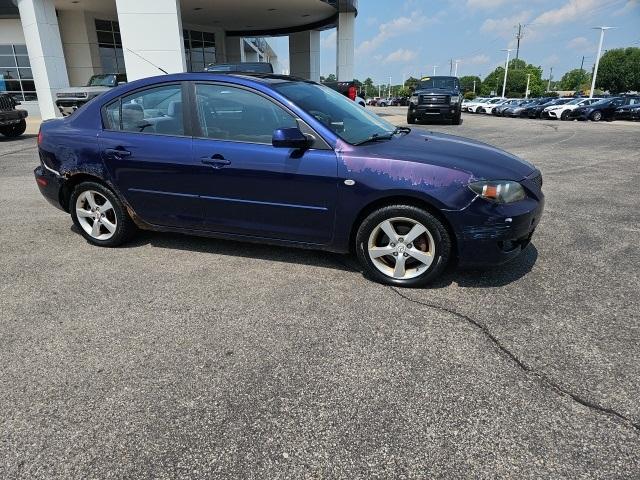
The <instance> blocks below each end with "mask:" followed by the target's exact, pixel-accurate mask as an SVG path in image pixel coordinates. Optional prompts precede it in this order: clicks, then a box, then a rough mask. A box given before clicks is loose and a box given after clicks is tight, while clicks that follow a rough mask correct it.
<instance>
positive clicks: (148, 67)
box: [116, 0, 187, 81]
mask: <svg viewBox="0 0 640 480" xmlns="http://www.w3.org/2000/svg"><path fill="white" fill-rule="evenodd" d="M116 8H117V9H118V23H119V24H120V35H121V37H122V49H123V51H124V64H125V67H126V69H127V80H129V81H131V80H137V79H139V78H144V77H152V76H156V75H162V71H161V70H160V68H162V69H164V70H165V71H167V72H168V73H178V72H186V71H187V63H186V59H185V54H184V41H183V39H182V17H181V15H180V0H137V1H135V2H132V1H130V0H116ZM158 67H159V68H158Z"/></svg>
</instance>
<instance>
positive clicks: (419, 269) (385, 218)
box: [355, 205, 451, 287]
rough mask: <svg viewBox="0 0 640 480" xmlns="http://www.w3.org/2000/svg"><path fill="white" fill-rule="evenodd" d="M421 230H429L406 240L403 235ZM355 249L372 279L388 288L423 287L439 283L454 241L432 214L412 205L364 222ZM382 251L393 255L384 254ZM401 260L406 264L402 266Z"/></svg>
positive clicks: (385, 209) (380, 212)
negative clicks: (390, 234)
mask: <svg viewBox="0 0 640 480" xmlns="http://www.w3.org/2000/svg"><path fill="white" fill-rule="evenodd" d="M389 226H390V227H391V230H389ZM418 226H419V228H418V231H419V230H420V229H421V228H424V229H425V230H424V231H423V233H421V234H419V235H418V236H417V237H414V238H411V239H409V238H407V239H406V240H405V238H404V237H403V236H402V235H408V234H409V233H410V232H411V231H413V228H414V227H418ZM387 232H389V233H392V235H394V236H395V238H392V237H390V236H389V235H388V233H387ZM392 240H395V242H394V241H392ZM407 240H410V241H407ZM392 244H393V247H392V246H391V245H392ZM355 248H356V253H357V256H358V260H359V262H360V265H361V266H362V268H363V271H364V274H365V276H367V277H368V278H370V279H372V280H374V281H376V282H379V283H382V284H386V285H395V286H398V287H421V286H424V285H426V284H428V283H430V282H432V281H433V280H435V279H436V278H437V277H438V276H439V275H440V274H441V273H442V271H443V270H444V269H445V267H446V266H447V264H448V263H449V259H450V257H451V238H450V237H449V233H448V232H447V229H446V228H445V226H444V225H443V224H442V222H441V221H440V220H438V218H436V217H435V216H434V215H432V214H431V213H429V212H427V211H425V210H423V209H421V208H418V207H414V206H410V205H391V206H387V207H383V208H380V209H378V210H376V211H374V212H372V213H371V214H369V215H368V216H367V217H366V218H365V219H364V220H363V221H362V223H361V224H360V226H359V228H358V233H357V234H356V245H355ZM376 249H380V250H378V251H375V250H376ZM382 249H384V251H388V252H389V254H380V252H381V251H382ZM412 252H413V253H412ZM425 252H426V253H425ZM414 255H415V256H414ZM372 256H375V257H372ZM418 258H420V259H422V260H419V259H418ZM398 259H401V260H402V263H401V264H400V266H399V265H398V263H397V262H398ZM423 260H424V261H423Z"/></svg>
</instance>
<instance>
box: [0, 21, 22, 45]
mask: <svg viewBox="0 0 640 480" xmlns="http://www.w3.org/2000/svg"><path fill="white" fill-rule="evenodd" d="M0 43H4V44H6V43H13V44H17V45H24V33H22V24H21V23H20V19H19V18H0Z"/></svg>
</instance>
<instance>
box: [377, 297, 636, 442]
mask: <svg viewBox="0 0 640 480" xmlns="http://www.w3.org/2000/svg"><path fill="white" fill-rule="evenodd" d="M389 288H390V289H391V290H392V291H393V292H394V293H395V294H396V295H398V296H399V297H400V298H403V299H404V300H407V301H409V302H412V303H415V304H418V305H422V306H424V307H429V308H433V309H436V310H440V311H442V312H446V313H449V314H451V315H454V316H456V317H458V318H461V319H463V320H465V321H466V322H467V323H470V324H471V325H473V326H474V327H476V328H477V329H479V330H480V331H481V332H482V333H483V334H484V336H485V337H486V338H488V339H489V340H490V341H491V343H493V344H494V345H495V346H496V347H497V348H498V350H499V351H500V352H501V353H502V354H503V355H505V356H506V357H507V358H509V359H510V360H511V361H512V362H513V363H515V364H516V365H517V366H518V368H520V369H521V370H522V371H523V372H525V373H527V374H529V375H533V376H535V377H536V378H537V379H538V380H539V381H541V382H542V383H544V384H546V385H547V386H548V387H550V388H551V389H552V390H554V391H555V392H556V393H558V394H560V395H565V396H567V397H569V398H571V399H572V400H574V401H575V402H577V403H579V404H580V405H582V406H585V407H587V408H589V409H591V410H594V411H596V412H598V413H601V414H605V415H609V416H611V417H614V418H616V419H618V420H620V421H622V422H623V423H625V424H627V425H629V426H631V427H632V428H633V429H635V431H636V432H637V433H640V423H638V422H634V421H633V420H632V419H630V418H628V417H626V416H625V415H623V414H621V413H620V412H617V411H616V410H614V409H612V408H609V407H604V406H602V405H599V404H597V403H595V402H592V401H591V400H588V399H586V398H583V397H581V396H580V395H578V394H576V393H573V392H570V391H569V390H567V389H565V388H563V387H562V386H560V385H559V384H557V383H556V382H554V381H553V380H551V379H550V378H549V377H547V376H546V375H544V374H542V373H540V372H537V371H535V370H533V368H532V367H530V366H529V365H527V364H526V363H524V362H523V361H522V360H520V359H519V358H518V357H517V356H516V355H515V354H514V353H512V352H511V351H510V350H509V349H508V348H507V347H505V346H504V345H503V344H502V342H500V340H499V339H498V338H497V337H496V336H495V335H494V334H493V333H491V331H490V330H489V328H488V327H487V326H486V325H485V324H484V323H482V322H479V321H477V320H475V319H473V318H471V317H469V316H468V315H465V314H463V313H460V312H457V311H455V310H453V309H451V308H448V307H444V306H442V305H437V304H433V303H427V302H423V301H420V300H414V299H413V298H411V297H408V296H407V295H405V294H404V293H402V292H400V291H399V290H398V289H397V288H395V287H389Z"/></svg>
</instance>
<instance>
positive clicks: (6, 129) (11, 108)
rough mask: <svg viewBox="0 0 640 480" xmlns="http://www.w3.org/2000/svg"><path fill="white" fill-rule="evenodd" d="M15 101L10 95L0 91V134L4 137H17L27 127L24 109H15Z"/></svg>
mask: <svg viewBox="0 0 640 480" xmlns="http://www.w3.org/2000/svg"><path fill="white" fill-rule="evenodd" d="M16 105H20V103H19V102H16V101H15V100H14V99H13V97H11V95H7V94H6V93H0V134H2V135H4V136H5V137H10V138H13V137H19V136H20V135H22V134H23V133H24V131H25V130H26V129H27V122H26V120H25V118H27V111H26V110H16Z"/></svg>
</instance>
